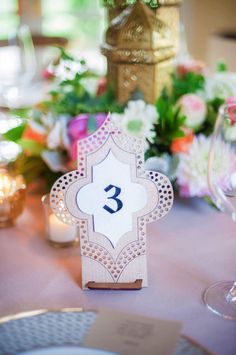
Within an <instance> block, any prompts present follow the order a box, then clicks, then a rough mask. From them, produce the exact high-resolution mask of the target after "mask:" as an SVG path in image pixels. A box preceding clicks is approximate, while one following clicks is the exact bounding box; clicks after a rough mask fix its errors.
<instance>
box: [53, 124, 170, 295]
mask: <svg viewBox="0 0 236 355" xmlns="http://www.w3.org/2000/svg"><path fill="white" fill-rule="evenodd" d="M143 147H144V142H143V140H142V139H140V138H136V137H132V136H129V135H127V134H125V133H123V132H122V131H121V130H120V128H118V127H117V126H116V125H115V124H114V123H113V122H112V120H111V119H110V117H108V118H107V119H106V121H105V122H104V123H103V125H102V126H101V127H100V128H99V129H98V130H97V131H96V132H95V133H94V134H92V135H90V136H89V137H87V138H85V139H82V140H80V141H78V168H77V170H74V171H71V172H68V173H67V174H65V175H63V176H62V177H60V178H59V179H58V180H57V181H56V182H55V183H54V185H53V187H52V189H51V193H50V203H51V207H52V209H53V211H54V213H55V215H56V216H57V217H58V219H60V220H61V221H62V222H64V223H67V224H73V225H76V226H78V228H79V233H80V250H81V260H82V284H83V288H86V285H87V283H88V282H90V281H95V282H114V283H116V282H134V281H135V280H136V279H142V280H143V287H145V286H147V243H146V242H147V241H146V225H147V224H148V223H150V222H154V221H156V220H158V219H160V218H162V217H164V216H165V215H166V214H167V213H168V212H169V211H170V209H171V207H172V204H173V189H172V185H171V183H170V181H169V179H168V178H167V177H166V176H165V175H163V174H161V173H159V172H154V171H146V170H145V167H144V151H143ZM109 151H111V152H113V153H114V154H115V155H116V157H118V158H119V160H120V161H123V162H126V163H129V164H130V168H131V171H132V174H131V176H132V181H134V182H136V183H140V184H141V185H143V186H144V188H145V189H146V191H147V196H148V202H147V204H146V205H145V207H144V208H143V209H142V210H141V211H138V212H135V213H133V229H132V231H129V232H128V233H126V234H124V235H123V236H122V238H121V239H120V240H119V242H118V243H117V245H116V247H115V248H114V246H112V245H111V243H110V242H109V240H108V239H107V238H102V237H103V236H101V234H100V233H97V232H95V231H94V226H93V216H92V215H86V214H84V213H83V212H82V211H81V210H80V209H79V208H78V206H77V203H76V195H77V193H78V191H79V190H80V189H81V188H82V187H84V186H86V185H87V184H89V183H91V182H92V180H93V176H92V166H93V165H96V164H97V163H98V161H101V160H102V159H104V157H106V156H107V154H108V152H109ZM105 237H106V236H105Z"/></svg>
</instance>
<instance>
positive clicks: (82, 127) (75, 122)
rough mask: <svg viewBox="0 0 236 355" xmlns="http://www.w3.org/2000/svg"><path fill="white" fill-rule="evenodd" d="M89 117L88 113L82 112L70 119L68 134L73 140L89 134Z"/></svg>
mask: <svg viewBox="0 0 236 355" xmlns="http://www.w3.org/2000/svg"><path fill="white" fill-rule="evenodd" d="M88 119H89V114H88V113H81V114H80V115H78V116H76V117H75V118H73V119H72V120H71V121H70V123H69V129H68V134H69V137H70V139H71V140H72V141H74V140H78V139H82V138H85V137H86V136H87V133H88V131H87V124H88Z"/></svg>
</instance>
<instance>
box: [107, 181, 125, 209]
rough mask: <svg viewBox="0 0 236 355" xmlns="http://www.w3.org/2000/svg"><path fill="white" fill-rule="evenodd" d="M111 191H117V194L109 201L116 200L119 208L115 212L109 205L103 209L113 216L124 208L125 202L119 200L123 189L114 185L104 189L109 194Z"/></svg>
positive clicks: (109, 198)
mask: <svg viewBox="0 0 236 355" xmlns="http://www.w3.org/2000/svg"><path fill="white" fill-rule="evenodd" d="M111 189H115V193H114V194H113V195H112V196H110V197H108V200H114V201H115V202H116V203H117V208H116V210H113V209H112V208H110V207H109V206H107V205H105V206H103V208H104V210H106V211H107V212H109V213H111V214H113V213H116V212H118V211H120V210H121V208H122V207H123V202H122V201H121V200H120V199H119V198H117V197H118V196H119V195H120V193H121V188H120V187H117V186H114V185H108V186H107V187H106V188H105V189H104V191H106V192H109V191H110V190H111Z"/></svg>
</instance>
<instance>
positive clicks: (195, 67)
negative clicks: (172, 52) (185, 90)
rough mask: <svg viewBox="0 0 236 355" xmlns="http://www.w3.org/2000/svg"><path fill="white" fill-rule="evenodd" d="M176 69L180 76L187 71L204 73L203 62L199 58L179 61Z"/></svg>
mask: <svg viewBox="0 0 236 355" xmlns="http://www.w3.org/2000/svg"><path fill="white" fill-rule="evenodd" d="M176 71H177V74H178V75H179V76H181V77H183V76H185V75H186V74H187V73H189V72H191V73H195V74H201V75H206V69H205V64H204V63H203V62H201V61H200V60H189V61H187V62H183V63H179V64H178V65H177V68H176Z"/></svg>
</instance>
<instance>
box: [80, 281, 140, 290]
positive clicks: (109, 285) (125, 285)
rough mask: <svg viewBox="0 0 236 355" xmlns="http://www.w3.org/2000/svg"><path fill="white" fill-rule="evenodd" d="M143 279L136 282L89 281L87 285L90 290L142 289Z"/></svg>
mask: <svg viewBox="0 0 236 355" xmlns="http://www.w3.org/2000/svg"><path fill="white" fill-rule="evenodd" d="M142 282H143V280H142V279H137V280H136V281H135V282H120V283H119V282H94V281H89V282H88V283H87V285H86V287H87V288H89V289H90V290H131V291H132V290H141V288H142Z"/></svg>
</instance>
